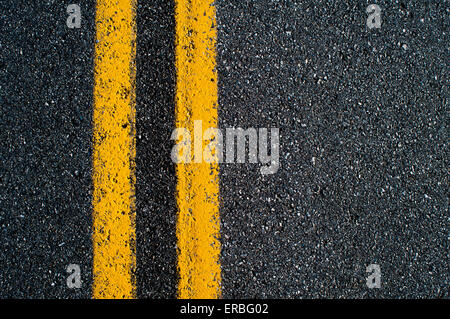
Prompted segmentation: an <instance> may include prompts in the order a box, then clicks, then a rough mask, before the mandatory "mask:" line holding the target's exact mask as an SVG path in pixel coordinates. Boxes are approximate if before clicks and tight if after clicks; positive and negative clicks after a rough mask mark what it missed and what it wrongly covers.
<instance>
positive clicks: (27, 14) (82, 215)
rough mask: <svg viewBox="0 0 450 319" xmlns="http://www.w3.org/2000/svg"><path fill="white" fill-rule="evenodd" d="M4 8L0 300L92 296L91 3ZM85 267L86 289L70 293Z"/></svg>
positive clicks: (0, 17) (14, 2)
mask: <svg viewBox="0 0 450 319" xmlns="http://www.w3.org/2000/svg"><path fill="white" fill-rule="evenodd" d="M69 3H70V2H69V1H63V2H60V1H22V0H21V1H18V0H2V1H1V2H0V25H1V35H0V45H1V47H0V105H1V109H0V119H1V120H0V158H1V164H0V175H1V179H0V232H1V234H0V287H1V288H0V297H2V298H6V297H7V298H11V297H15V298H44V297H48V298H79V297H84V298H88V297H89V296H90V285H91V277H92V276H91V272H92V269H91V268H92V267H91V264H92V262H91V259H92V248H91V218H90V216H91V117H92V116H91V114H92V113H91V112H92V104H93V103H92V86H93V69H92V64H93V51H94V8H95V6H94V4H95V2H94V1H82V3H80V5H81V8H82V12H83V20H82V26H83V27H82V28H81V29H68V28H67V26H66V18H67V14H66V7H67V5H68V4H69ZM71 263H73V264H79V265H80V268H81V273H82V280H83V286H82V289H79V290H70V289H67V286H66V277H67V275H68V274H67V273H66V267H67V265H68V264H71Z"/></svg>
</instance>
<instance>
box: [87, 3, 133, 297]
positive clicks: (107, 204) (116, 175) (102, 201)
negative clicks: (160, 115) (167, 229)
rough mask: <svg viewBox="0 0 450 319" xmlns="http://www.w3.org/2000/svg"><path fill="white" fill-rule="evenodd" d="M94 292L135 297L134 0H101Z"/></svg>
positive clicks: (97, 56) (95, 142)
mask: <svg viewBox="0 0 450 319" xmlns="http://www.w3.org/2000/svg"><path fill="white" fill-rule="evenodd" d="M95 20H96V26H97V36H96V38H97V41H96V45H95V71H94V72H95V87H94V114H93V130H94V132H93V176H92V179H93V184H94V192H93V201H92V205H93V249H94V261H93V275H94V282H93V297H94V298H114V299H115V298H134V297H135V296H136V282H135V277H134V272H135V268H136V255H135V250H136V247H135V246H136V244H135V239H136V235H135V218H136V213H135V204H134V187H135V175H134V174H135V162H134V159H135V153H136V151H135V126H134V125H135V69H136V66H135V52H136V25H135V0H97V8H96V18H95Z"/></svg>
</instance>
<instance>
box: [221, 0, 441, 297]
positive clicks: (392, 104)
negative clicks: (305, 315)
mask: <svg viewBox="0 0 450 319" xmlns="http://www.w3.org/2000/svg"><path fill="white" fill-rule="evenodd" d="M431 2H432V4H425V2H421V1H408V2H407V1H404V2H399V1H396V2H390V1H383V2H382V3H381V4H380V6H381V8H382V21H383V22H382V27H381V29H380V30H377V31H370V30H367V28H366V23H365V21H366V18H367V15H366V13H365V8H366V7H367V5H368V4H370V3H371V2H366V1H358V2H357V1H352V2H351V3H352V4H351V5H349V4H346V3H345V2H343V1H268V0H260V1H242V0H231V1H228V0H227V1H218V20H219V50H218V51H219V59H218V61H219V99H220V100H219V105H220V115H219V118H220V122H221V123H220V127H227V126H233V127H237V126H240V127H243V128H247V127H279V128H280V135H281V138H280V145H281V146H280V147H281V151H280V163H281V164H280V165H281V167H280V169H279V170H278V172H277V173H276V174H275V175H269V176H266V177H263V176H261V175H260V173H259V166H260V165H259V164H258V165H256V164H251V165H244V166H237V165H236V164H230V165H224V166H222V168H221V176H220V178H221V179H220V180H221V194H222V203H223V206H222V212H221V216H222V236H223V238H224V239H223V252H222V269H223V285H224V287H223V292H224V296H225V297H258V298H266V297H271V298H279V297H287V298H291V297H295V298H298V297H306V298H307V297H443V296H445V297H448V293H449V290H448V289H449V277H448V275H449V271H448V219H447V218H448V211H447V204H448V201H447V194H448V193H447V191H448V187H447V185H448V180H447V167H448V165H447V164H448V156H447V149H446V141H447V130H446V106H447V104H446V103H447V98H448V87H447V86H446V84H447V75H448V68H447V66H448V51H447V50H448V10H449V6H448V3H447V4H444V3H443V2H441V1H431ZM413 3H416V4H415V5H413ZM422 19H423V20H422ZM372 263H373V264H379V265H380V267H381V274H382V281H381V285H382V288H381V289H379V290H378V289H373V290H369V289H368V288H367V287H366V280H365V277H366V276H367V274H366V273H365V270H366V266H368V265H369V264H372Z"/></svg>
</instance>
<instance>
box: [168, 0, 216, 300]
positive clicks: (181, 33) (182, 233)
mask: <svg viewBox="0 0 450 319" xmlns="http://www.w3.org/2000/svg"><path fill="white" fill-rule="evenodd" d="M213 3H214V1H213V0H176V1H175V4H176V9H175V19H176V50H175V53H176V61H175V63H176V70H177V82H176V88H177V89H176V127H177V128H187V129H189V131H190V132H191V134H192V133H193V131H194V121H196V120H201V121H202V123H203V127H202V129H201V130H202V132H205V131H206V129H208V128H209V127H214V128H217V125H218V117H217V106H218V100H217V73H216V34H217V32H216V18H215V15H216V10H215V7H214V5H213ZM201 136H203V135H200V138H201ZM206 144H208V142H207V141H203V142H202V145H203V147H205V145H206ZM196 148H197V147H196V146H194V150H195V149H196ZM192 153H197V152H196V151H195V152H191V154H192ZM176 173H177V187H176V191H177V204H178V220H177V240H178V271H179V276H180V279H179V283H178V297H179V298H182V299H185V298H219V297H220V296H221V288H220V287H221V273H220V259H219V258H220V238H219V236H220V233H219V231H220V220H219V166H218V164H217V163H211V164H210V163H206V162H204V161H202V163H194V162H193V161H191V163H189V164H177V167H176Z"/></svg>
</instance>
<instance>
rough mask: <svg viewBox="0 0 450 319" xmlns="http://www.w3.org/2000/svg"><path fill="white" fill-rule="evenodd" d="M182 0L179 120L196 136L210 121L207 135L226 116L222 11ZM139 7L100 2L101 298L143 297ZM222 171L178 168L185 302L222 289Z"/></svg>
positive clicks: (97, 184) (96, 202)
mask: <svg viewBox="0 0 450 319" xmlns="http://www.w3.org/2000/svg"><path fill="white" fill-rule="evenodd" d="M175 3H176V10H175V17H176V52H175V53H176V69H177V80H176V102H175V103H176V106H175V112H176V126H177V127H179V128H187V129H189V130H190V132H191V133H193V130H194V129H193V127H194V126H193V123H194V121H196V120H202V123H203V128H202V130H203V131H205V130H206V129H208V128H209V127H217V121H218V118H217V107H218V101H217V72H216V20H215V7H214V6H213V1H212V0H176V1H175ZM135 10H136V2H135V1H134V0H97V11H96V27H97V29H96V30H97V34H96V46H95V70H94V73H95V87H94V113H93V185H94V191H93V201H92V205H93V254H94V259H93V275H94V283H93V297H94V298H135V297H136V279H135V271H136V234H135V223H136V211H135V198H134V197H135V194H134V192H135V155H136V151H135V115H136V111H135V74H136V64H135V63H136V59H135V55H136V11H135ZM203 131H202V133H203ZM168 142H169V141H168ZM205 143H206V141H203V142H202V146H205ZM218 169H219V168H218V164H217V163H204V162H202V163H186V164H181V163H180V164H177V167H176V173H177V188H176V191H177V194H176V200H177V205H178V221H177V232H176V233H177V247H178V271H179V283H178V297H179V298H218V297H220V295H221V290H220V286H221V274H220V260H219V257H220V238H219V234H220V221H219V202H218V198H219V186H218V183H219V176H218Z"/></svg>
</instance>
